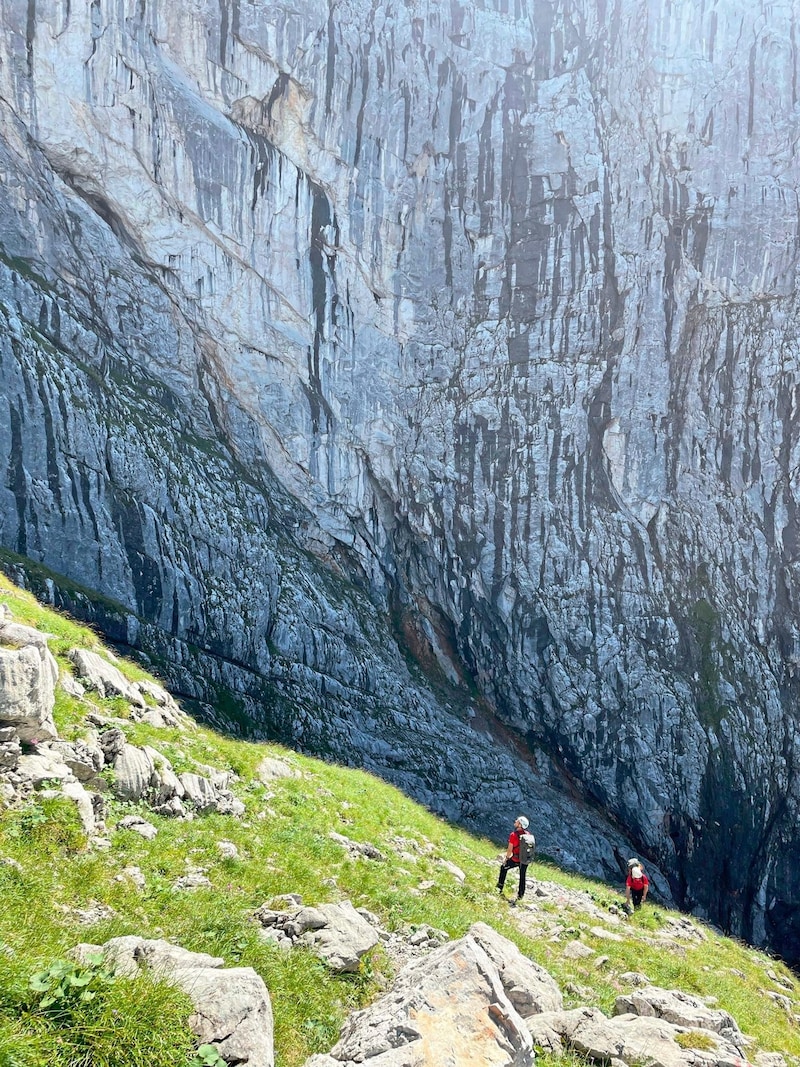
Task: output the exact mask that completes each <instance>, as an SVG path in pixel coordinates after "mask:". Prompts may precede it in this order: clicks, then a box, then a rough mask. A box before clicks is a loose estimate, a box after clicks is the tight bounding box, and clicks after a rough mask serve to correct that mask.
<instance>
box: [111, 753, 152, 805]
mask: <svg viewBox="0 0 800 1067" xmlns="http://www.w3.org/2000/svg"><path fill="white" fill-rule="evenodd" d="M154 771H155V768H154V767H153V761H152V760H151V759H150V757H149V756H148V754H147V753H146V752H145V751H144V749H141V748H137V746H136V745H127V744H126V745H124V746H123V749H122V751H121V752H120V753H119V755H118V756H117V757H116V758H115V760H114V782H113V784H112V786H111V789H112V791H113V793H114V796H115V797H117V798H118V799H119V800H141V798H142V797H143V796H144V795H145V793H146V792H147V791H148V790H149V788H150V786H151V784H152V780H153V777H154Z"/></svg>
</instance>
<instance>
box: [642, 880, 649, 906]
mask: <svg viewBox="0 0 800 1067" xmlns="http://www.w3.org/2000/svg"><path fill="white" fill-rule="evenodd" d="M649 891H650V882H649V881H648V880H647V875H645V876H644V889H643V890H642V904H644V902H645V901H646V900H647V894H648V893H649Z"/></svg>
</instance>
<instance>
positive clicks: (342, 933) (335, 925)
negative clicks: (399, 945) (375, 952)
mask: <svg viewBox="0 0 800 1067" xmlns="http://www.w3.org/2000/svg"><path fill="white" fill-rule="evenodd" d="M302 912H308V913H314V925H313V926H312V925H309V926H308V927H307V928H306V930H305V931H304V932H303V933H302V934H301V935H300V937H299V940H300V942H301V943H302V944H306V945H308V946H309V947H310V948H312V949H313V950H314V952H316V953H317V955H318V956H321V957H322V959H324V960H325V962H326V963H327V965H328V966H329V967H330V968H331V970H333V971H339V972H342V971H345V972H346V971H357V970H358V965H359V963H360V962H361V957H362V956H364V955H365V954H366V953H367V952H369V950H370V949H371V948H374V947H375V945H377V943H378V941H379V940H380V936H379V934H378V932H377V930H376V929H375V927H374V926H371V925H370V924H369V923H368V922H367V920H366V919H365V918H363V916H361V915H359V914H358V912H357V911H356V909H355V908H354V907H353V905H352V904H351V903H350V901H349V900H344V901H342V903H341V904H320V905H319V907H318V908H304V909H302ZM302 912H301V914H302ZM317 919H319V920H320V921H321V922H323V923H324V925H322V926H317V925H316V922H317ZM295 921H296V919H295Z"/></svg>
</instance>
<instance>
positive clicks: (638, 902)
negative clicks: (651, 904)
mask: <svg viewBox="0 0 800 1067" xmlns="http://www.w3.org/2000/svg"><path fill="white" fill-rule="evenodd" d="M643 892H644V890H643V889H631V897H633V910H634V911H636V910H637V909H639V908H640V907H641V906H642V893H643Z"/></svg>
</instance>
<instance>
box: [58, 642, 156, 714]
mask: <svg viewBox="0 0 800 1067" xmlns="http://www.w3.org/2000/svg"><path fill="white" fill-rule="evenodd" d="M67 655H68V656H69V659H70V661H71V662H72V663H73V664H74V665H75V670H76V671H77V672H78V677H79V678H80V680H81V681H82V682H83V683H84V684H85V685H86V686H87V688H89V689H94V690H96V691H97V692H98V693H99V694H100V696H101V697H123V698H124V699H125V700H127V701H129V702H130V703H131V704H134V705H135V706H136V707H139V708H146V707H147V705H146V703H145V699H144V697H143V696H142V694H141V693H140V692H139V690H138V689H137V688H136V687H135V686H134V684H133V683H132V682H129V681H128V679H127V678H126V677H125V675H124V674H123V673H122V671H121V670H119V668H118V667H115V666H114V664H113V663H109V662H108V660H107V659H104V658H103V657H102V656H99V655H98V654H97V653H96V652H89V651H88V650H87V649H85V648H73V649H70V651H69V652H68V653H67Z"/></svg>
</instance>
